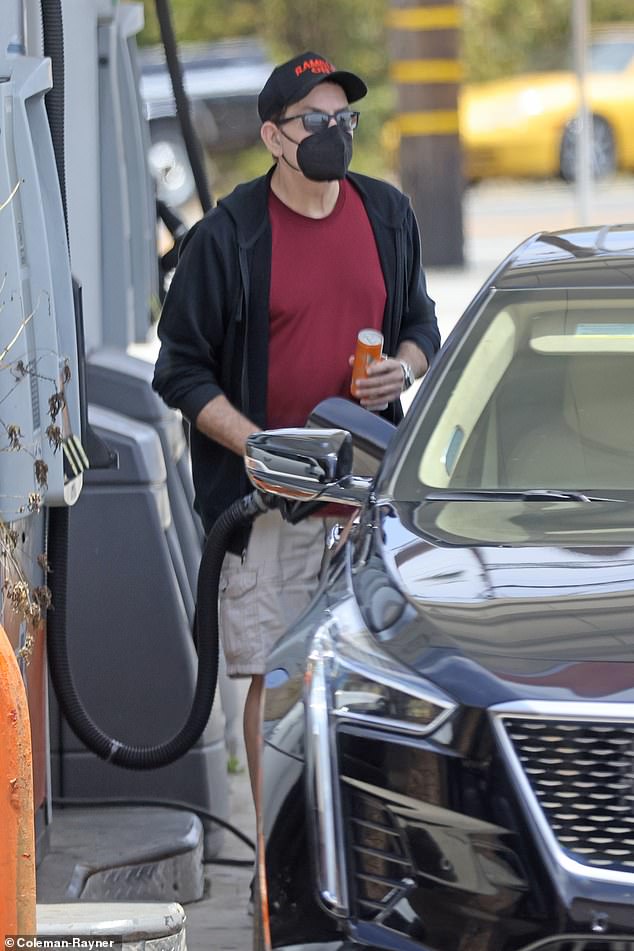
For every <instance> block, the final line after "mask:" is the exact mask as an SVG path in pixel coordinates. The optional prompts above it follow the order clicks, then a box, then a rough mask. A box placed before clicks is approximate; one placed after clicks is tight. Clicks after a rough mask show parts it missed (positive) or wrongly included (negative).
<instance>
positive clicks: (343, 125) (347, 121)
mask: <svg viewBox="0 0 634 951" xmlns="http://www.w3.org/2000/svg"><path fill="white" fill-rule="evenodd" d="M295 119H301V120H302V125H303V126H304V129H305V130H306V132H323V131H324V129H327V128H328V126H329V125H330V120H331V119H334V120H335V122H336V123H337V125H338V126H339V128H340V129H341V131H342V132H354V130H355V129H356V127H357V126H358V125H359V113H358V112H352V111H351V110H350V109H342V110H341V112H334V113H332V115H331V114H329V113H327V112H304V113H302V114H301V115H299V116H288V117H287V118H286V119H278V120H277V123H276V125H284V124H285V123H286V122H294V121H295Z"/></svg>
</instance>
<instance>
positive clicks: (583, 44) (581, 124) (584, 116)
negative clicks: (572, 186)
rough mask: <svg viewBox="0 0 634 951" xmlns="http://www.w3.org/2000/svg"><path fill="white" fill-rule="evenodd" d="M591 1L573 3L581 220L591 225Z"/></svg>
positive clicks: (577, 181)
mask: <svg viewBox="0 0 634 951" xmlns="http://www.w3.org/2000/svg"><path fill="white" fill-rule="evenodd" d="M588 21H589V0H572V37H573V46H574V57H575V72H576V75H577V102H578V110H577V112H578V122H577V130H578V131H577V150H576V156H575V157H576V162H577V168H576V191H577V219H578V223H579V224H580V225H587V224H589V223H590V205H591V201H592V126H591V122H592V119H591V115H590V110H589V108H588V89H587V66H586V51H587V49H588Z"/></svg>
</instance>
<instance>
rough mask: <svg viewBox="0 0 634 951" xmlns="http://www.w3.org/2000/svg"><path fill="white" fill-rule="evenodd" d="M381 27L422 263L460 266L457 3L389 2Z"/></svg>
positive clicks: (459, 13)
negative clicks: (386, 34)
mask: <svg viewBox="0 0 634 951" xmlns="http://www.w3.org/2000/svg"><path fill="white" fill-rule="evenodd" d="M387 23H388V26H389V28H390V59H391V65H390V76H391V79H392V81H393V82H394V83H395V84H396V87H397V90H398V116H397V122H398V127H399V130H400V164H401V184H402V187H403V191H404V192H405V193H406V194H408V195H409V196H410V198H411V200H412V205H413V207H414V211H415V212H416V216H417V218H418V221H419V224H420V228H421V232H422V241H423V263H424V264H425V265H426V266H433V267H445V266H448V265H449V266H452V265H462V264H463V263H464V251H463V225H462V193H463V179H462V161H461V153H460V140H459V136H458V89H459V86H460V82H461V81H462V72H463V70H462V62H461V58H460V31H461V29H462V2H461V0H448V2H442V3H439V2H438V0H391V3H390V8H389V11H388V17H387Z"/></svg>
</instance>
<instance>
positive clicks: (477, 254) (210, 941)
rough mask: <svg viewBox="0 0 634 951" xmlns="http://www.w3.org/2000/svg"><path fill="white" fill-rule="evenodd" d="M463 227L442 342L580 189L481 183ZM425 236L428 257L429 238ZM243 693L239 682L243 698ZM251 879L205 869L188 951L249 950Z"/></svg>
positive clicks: (245, 811) (237, 776)
mask: <svg viewBox="0 0 634 951" xmlns="http://www.w3.org/2000/svg"><path fill="white" fill-rule="evenodd" d="M588 223H589V224H590V225H605V224H619V223H634V178H632V177H630V176H620V177H618V178H615V179H613V180H611V181H609V182H604V183H599V184H596V185H595V186H594V194H593V200H592V203H591V219H590V221H589V222H588ZM463 224H464V248H465V259H466V264H465V266H464V267H462V268H433V269H429V270H428V271H427V281H428V288H429V292H430V294H431V296H432V297H433V298H434V300H435V301H436V306H437V313H438V319H439V323H440V328H441V333H442V336H443V339H444V338H445V337H446V336H447V334H448V333H449V331H450V330H451V328H452V327H453V325H454V324H455V322H456V320H457V319H458V318H459V317H460V315H461V314H462V312H463V311H464V309H465V307H466V305H467V304H468V303H469V301H470V299H471V298H472V297H473V295H474V294H475V293H476V291H477V290H478V289H479V288H480V286H481V285H482V284H483V283H484V281H485V280H486V279H487V277H488V276H489V274H490V273H491V272H492V271H493V270H494V268H495V267H496V265H497V264H498V263H499V262H500V261H501V260H502V259H503V258H504V257H506V255H507V254H509V253H510V252H511V251H512V250H513V249H514V248H515V247H516V246H517V245H518V244H519V243H520V242H522V241H523V240H525V239H526V238H527V237H529V236H530V235H532V234H535V233H536V232H538V231H544V230H546V231H555V230H560V229H566V228H574V227H577V226H579V225H580V224H581V222H580V221H579V218H578V214H577V205H576V196H575V190H574V187H572V186H570V185H566V184H564V183H562V182H556V181H548V182H540V183H520V182H511V181H508V182H507V181H503V182H482V183H480V184H478V185H476V186H473V187H471V188H470V189H469V190H468V191H467V192H466V194H465V199H464V206H463ZM422 237H423V254H424V247H425V240H426V238H427V239H429V236H425V235H423V236H422ZM245 686H246V685H245V684H244V682H242V681H240V682H239V687H238V689H239V692H240V695H241V696H243V695H244V689H245ZM230 783H231V801H232V815H231V821H232V822H233V823H234V824H235V825H236V826H237V827H238V828H240V829H241V830H242V831H243V832H244V833H246V834H247V835H249V836H251V837H252V838H254V837H255V818H254V814H253V807H252V803H251V795H250V789H249V782H248V776H247V772H246V768H245V757H244V750H243V748H242V747H240V749H239V753H238V772H234V773H233V774H232V775H231V777H230ZM250 857H251V853H250V852H249V850H248V849H247V848H246V847H245V846H244V845H243V844H241V843H240V842H239V840H238V839H236V838H235V837H234V836H232V835H230V834H229V833H227V835H226V837H225V845H224V847H223V851H222V854H221V858H223V859H243V860H244V859H249V858H250ZM250 879H251V870H250V869H249V868H244V867H234V866H230V865H208V866H207V893H206V897H205V898H203V899H202V900H201V901H199V902H195V903H193V904H190V905H188V906H187V907H186V913H187V936H188V942H187V943H188V949H189V951H248V949H249V948H250V947H251V921H252V919H251V918H250V916H249V914H248V912H247V905H248V900H249V882H250Z"/></svg>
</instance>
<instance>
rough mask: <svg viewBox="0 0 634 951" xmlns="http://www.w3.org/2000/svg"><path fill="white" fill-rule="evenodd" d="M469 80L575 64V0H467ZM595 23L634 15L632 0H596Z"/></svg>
mask: <svg viewBox="0 0 634 951" xmlns="http://www.w3.org/2000/svg"><path fill="white" fill-rule="evenodd" d="M463 6H464V31H463V55H464V59H465V68H466V76H467V79H469V80H478V79H493V78H496V77H497V76H504V75H509V74H512V73H521V72H526V71H527V70H536V69H563V68H568V67H570V64H571V40H572V28H571V13H572V0H533V2H532V3H531V2H527V0H524V2H522V3H518V2H517V0H463ZM590 16H591V21H592V24H593V25H596V24H598V23H607V22H611V21H612V22H614V21H622V20H634V9H633V8H632V0H592V2H591V4H590Z"/></svg>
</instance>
